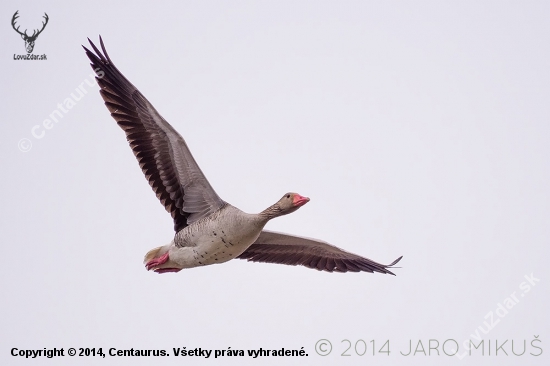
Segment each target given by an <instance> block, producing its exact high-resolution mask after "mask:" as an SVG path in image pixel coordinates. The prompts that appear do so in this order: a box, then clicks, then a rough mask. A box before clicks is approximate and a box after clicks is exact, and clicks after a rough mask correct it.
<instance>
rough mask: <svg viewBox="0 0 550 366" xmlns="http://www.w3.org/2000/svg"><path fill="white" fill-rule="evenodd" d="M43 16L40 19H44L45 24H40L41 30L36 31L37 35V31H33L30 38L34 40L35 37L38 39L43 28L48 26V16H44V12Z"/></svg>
mask: <svg viewBox="0 0 550 366" xmlns="http://www.w3.org/2000/svg"><path fill="white" fill-rule="evenodd" d="M44 14H45V15H44V16H43V17H42V18H45V19H46V22H42V29H40V30H39V31H38V33H36V31H37V29H35V31H34V32H33V33H32V36H31V38H36V37H38V35H39V34H40V33H42V31H43V30H44V28H46V24H48V20H49V19H50V18H48V14H46V12H44Z"/></svg>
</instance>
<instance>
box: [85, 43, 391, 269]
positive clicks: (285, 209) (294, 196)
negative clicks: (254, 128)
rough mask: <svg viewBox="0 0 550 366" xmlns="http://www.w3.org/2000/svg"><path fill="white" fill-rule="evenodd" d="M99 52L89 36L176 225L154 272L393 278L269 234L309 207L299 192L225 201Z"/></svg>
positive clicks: (111, 97) (105, 88)
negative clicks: (242, 203)
mask: <svg viewBox="0 0 550 366" xmlns="http://www.w3.org/2000/svg"><path fill="white" fill-rule="evenodd" d="M99 40H100V44H101V49H102V51H103V52H101V51H99V50H98V48H97V47H96V46H95V45H94V43H93V42H92V41H91V40H90V39H89V38H88V41H89V42H90V45H91V47H92V49H93V50H94V51H95V53H93V52H91V51H90V50H89V49H87V48H86V47H84V46H82V47H83V48H84V50H85V51H86V55H87V56H88V58H89V59H90V61H91V66H92V69H93V70H94V71H95V73H96V75H97V77H96V80H97V82H98V84H99V86H100V88H101V90H100V94H101V96H102V97H103V100H104V101H105V105H106V106H107V109H109V112H111V116H112V117H113V118H114V119H115V120H116V121H117V123H118V125H119V126H120V127H121V128H122V129H123V130H124V132H125V133H126V139H127V140H128V142H129V144H130V147H131V148H132V151H133V152H134V155H135V156H136V158H137V160H138V162H139V166H140V168H141V170H142V171H143V173H144V174H145V177H146V178H147V180H148V181H149V184H150V185H151V187H152V188H153V191H154V192H155V194H156V195H157V198H158V199H159V200H160V202H161V203H162V204H163V205H164V207H165V209H166V211H168V212H169V213H170V214H171V215H172V218H173V220H174V230H175V232H176V234H175V236H174V239H173V240H172V241H171V242H170V243H169V244H167V245H164V246H161V247H158V248H155V249H152V250H150V251H149V252H148V253H147V254H146V255H145V259H144V264H145V266H146V268H147V270H153V271H155V272H157V273H166V272H179V271H180V270H182V269H183V268H193V267H198V266H206V265H209V264H216V263H223V262H227V261H229V260H231V259H234V258H239V259H247V260H248V261H253V262H266V263H280V264H289V265H302V266H306V267H309V268H315V269H317V270H319V271H328V272H333V271H336V272H348V271H349V272H361V271H363V272H371V273H373V272H380V273H389V274H392V275H394V274H393V273H392V272H391V271H390V270H388V268H391V267H392V266H393V265H395V264H396V263H397V262H399V261H400V260H401V258H402V257H399V258H397V259H396V260H395V261H393V262H392V263H391V264H389V265H384V264H380V263H377V262H375V261H373V260H370V259H368V258H364V257H361V256H359V255H356V254H353V253H349V252H346V251H344V250H342V249H339V248H337V247H335V246H333V245H330V244H328V243H325V242H323V241H320V240H316V239H308V238H301V237H297V236H292V235H287V234H281V233H276V232H271V231H267V230H263V228H264V226H265V224H266V223H267V222H268V221H269V220H271V219H273V218H275V217H278V216H282V215H287V214H289V213H292V212H294V211H296V210H298V208H300V207H302V206H303V205H305V204H306V203H307V202H309V198H307V197H304V196H301V195H299V194H298V193H286V194H285V195H284V196H283V197H282V198H281V199H280V200H279V201H278V202H276V203H275V204H273V205H272V206H270V207H268V208H266V209H265V210H263V211H262V212H260V213H259V214H248V213H245V212H243V211H241V210H239V209H238V208H236V207H234V206H232V205H230V204H229V203H227V202H225V201H224V200H222V199H221V198H220V197H219V196H218V195H217V194H216V192H215V191H214V189H213V188H212V186H210V183H208V180H206V178H205V176H204V174H203V173H202V171H201V169H200V168H199V166H198V164H197V162H196V161H195V159H194V158H193V156H192V155H191V152H190V151H189V148H188V147H187V144H186V143H185V141H184V139H183V138H182V137H181V136H180V134H179V133H178V132H177V131H176V130H175V129H174V128H173V127H172V126H171V125H170V124H169V123H168V122H166V120H164V118H162V117H161V115H160V114H159V113H158V112H157V111H156V110H155V108H154V107H153V106H152V105H151V103H149V101H148V100H147V99H145V97H144V96H143V95H142V94H141V92H140V91H139V90H138V89H137V88H136V87H135V86H134V85H132V83H130V81H128V79H126V78H125V77H124V75H122V73H121V72H120V71H119V70H118V69H117V68H116V66H115V65H114V64H113V62H112V61H111V58H110V57H109V55H108V54H107V51H106V50H105V46H104V44H103V40H102V39H101V37H100V38H99Z"/></svg>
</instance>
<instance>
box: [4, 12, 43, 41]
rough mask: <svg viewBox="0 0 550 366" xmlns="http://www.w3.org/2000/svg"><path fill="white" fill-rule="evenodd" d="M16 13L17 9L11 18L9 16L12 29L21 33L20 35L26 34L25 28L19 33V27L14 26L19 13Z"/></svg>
mask: <svg viewBox="0 0 550 366" xmlns="http://www.w3.org/2000/svg"><path fill="white" fill-rule="evenodd" d="M17 13H19V10H17V11H16V12H15V14H13V18H11V26H12V27H13V29H15V31H16V32H17V33H19V34H20V35H22V36H27V30H26V29H25V33H21V32H19V27H17V28H15V20H16V19H17V18H19V15H17ZM44 14H46V13H44ZM27 37H28V36H27Z"/></svg>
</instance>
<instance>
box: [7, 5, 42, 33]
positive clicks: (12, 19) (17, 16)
mask: <svg viewBox="0 0 550 366" xmlns="http://www.w3.org/2000/svg"><path fill="white" fill-rule="evenodd" d="M17 13H19V10H17V11H16V12H15V14H13V17H12V18H11V26H12V27H13V29H15V31H16V32H17V33H19V34H20V35H22V36H25V37H27V38H31V39H32V38H36V37H38V35H39V34H40V33H42V31H43V30H44V28H46V24H48V20H49V19H50V18H49V17H48V14H47V13H44V16H43V18H44V19H46V21H45V22H42V29H40V30H38V29H35V30H34V32H33V33H32V36H30V37H29V35H28V34H27V30H26V29H25V33H21V32H20V31H19V26H18V27H17V28H15V20H16V19H17V18H19V15H17ZM37 32H38V33H37Z"/></svg>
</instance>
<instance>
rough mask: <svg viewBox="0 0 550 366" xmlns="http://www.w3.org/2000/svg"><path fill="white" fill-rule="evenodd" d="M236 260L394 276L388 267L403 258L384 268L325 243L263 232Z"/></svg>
mask: <svg viewBox="0 0 550 366" xmlns="http://www.w3.org/2000/svg"><path fill="white" fill-rule="evenodd" d="M237 258H240V259H248V260H249V261H253V262H266V263H280V264H289V265H292V266H296V265H302V266H306V267H309V268H315V269H317V270H319V271H327V272H332V271H336V272H348V271H351V272H361V271H365V272H371V273H372V272H380V273H389V274H391V275H394V274H393V273H392V272H391V271H389V270H388V269H387V268H391V267H392V266H393V265H395V264H396V263H397V262H399V261H400V260H401V258H403V257H402V256H401V257H399V258H397V259H396V260H395V261H393V262H392V263H391V264H388V265H384V264H380V263H377V262H375V261H373V260H370V259H368V258H364V257H361V256H358V255H356V254H353V253H349V252H346V251H345V250H342V249H340V248H337V247H335V246H333V245H330V244H328V243H325V242H324V241H320V240H316V239H308V238H301V237H298V236H293V235H287V234H281V233H276V232H272V231H266V230H263V231H262V232H261V233H260V236H259V237H258V239H257V240H256V242H254V244H252V245H251V246H250V247H249V248H248V249H247V250H245V251H244V253H243V254H241V255H240V256H238V257H237ZM394 276H395V275H394Z"/></svg>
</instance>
